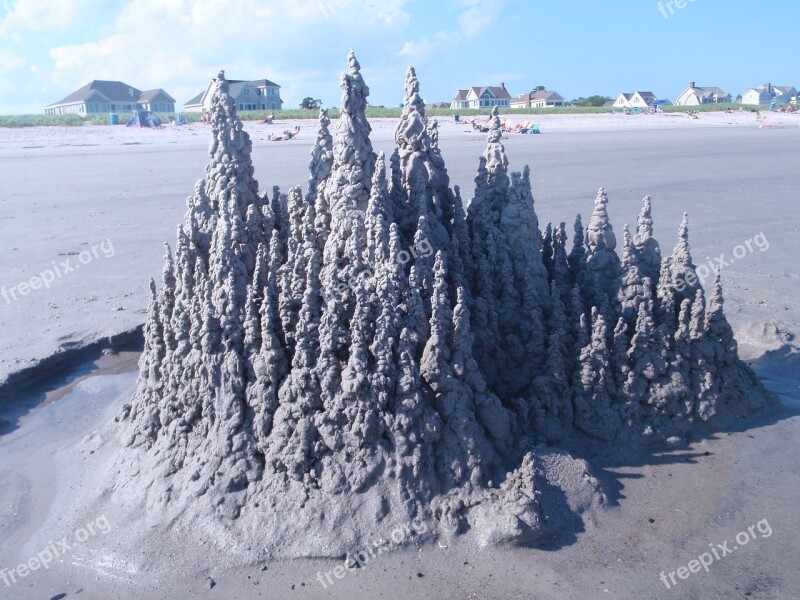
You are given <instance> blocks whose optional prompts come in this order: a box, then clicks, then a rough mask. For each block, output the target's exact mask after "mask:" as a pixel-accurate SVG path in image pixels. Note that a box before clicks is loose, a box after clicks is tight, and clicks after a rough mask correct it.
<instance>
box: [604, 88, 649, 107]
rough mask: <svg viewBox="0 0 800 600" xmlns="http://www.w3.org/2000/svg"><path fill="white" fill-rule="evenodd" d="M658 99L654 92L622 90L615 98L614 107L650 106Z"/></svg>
mask: <svg viewBox="0 0 800 600" xmlns="http://www.w3.org/2000/svg"><path fill="white" fill-rule="evenodd" d="M657 100H658V98H656V96H655V94H653V92H622V93H621V94H620V95H619V96H617V99H616V100H614V104H612V106H613V107H614V108H649V107H651V106H653V104H654V103H655V102H656V101H657Z"/></svg>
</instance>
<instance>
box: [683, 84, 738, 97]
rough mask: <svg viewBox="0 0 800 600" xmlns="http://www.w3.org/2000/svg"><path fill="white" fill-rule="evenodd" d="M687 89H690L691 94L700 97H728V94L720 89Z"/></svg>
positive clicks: (697, 87)
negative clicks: (693, 93)
mask: <svg viewBox="0 0 800 600" xmlns="http://www.w3.org/2000/svg"><path fill="white" fill-rule="evenodd" d="M689 89H691V90H692V91H693V92H695V93H696V94H698V95H700V96H713V95H715V94H716V95H717V96H728V95H729V94H728V92H726V91H725V90H723V89H722V88H718V87H713V86H712V87H699V86H694V87H693V88H692V87H690V88H689Z"/></svg>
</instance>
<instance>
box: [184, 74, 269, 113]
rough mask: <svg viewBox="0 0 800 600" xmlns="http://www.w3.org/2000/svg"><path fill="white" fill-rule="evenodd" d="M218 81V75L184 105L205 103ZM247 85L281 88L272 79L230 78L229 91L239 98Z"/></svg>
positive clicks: (251, 86)
mask: <svg viewBox="0 0 800 600" xmlns="http://www.w3.org/2000/svg"><path fill="white" fill-rule="evenodd" d="M216 82H217V79H216V77H215V78H214V79H212V80H211V83H210V84H209V86H208V87H206V89H204V90H203V91H202V92H200V93H199V94H197V95H196V96H194V97H193V98H192V99H191V100H189V101H188V102H186V103H184V106H200V105H201V104H203V98H204V97H205V95H206V93H207V92H208V91H209V90H210V89H211V86H213V85H214V84H215V83H216ZM246 87H249V88H259V87H276V88H279V87H281V86H279V85H278V84H277V83H275V82H273V81H270V80H269V79H253V80H246V79H228V93H229V94H230V95H231V97H232V98H238V97H239V94H241V93H242V90H243V89H244V88H246Z"/></svg>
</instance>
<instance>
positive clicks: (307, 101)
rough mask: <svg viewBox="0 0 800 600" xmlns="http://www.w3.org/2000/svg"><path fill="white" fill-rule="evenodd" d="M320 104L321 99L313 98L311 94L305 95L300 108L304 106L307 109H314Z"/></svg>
mask: <svg viewBox="0 0 800 600" xmlns="http://www.w3.org/2000/svg"><path fill="white" fill-rule="evenodd" d="M321 106H322V100H315V99H314V98H312V97H311V96H306V97H305V98H303V101H302V102H301V103H300V108H306V109H308V110H316V109H318V108H320V107H321Z"/></svg>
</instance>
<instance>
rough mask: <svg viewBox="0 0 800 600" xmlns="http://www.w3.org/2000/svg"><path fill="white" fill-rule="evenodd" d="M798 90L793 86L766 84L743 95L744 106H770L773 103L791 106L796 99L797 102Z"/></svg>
mask: <svg viewBox="0 0 800 600" xmlns="http://www.w3.org/2000/svg"><path fill="white" fill-rule="evenodd" d="M796 97H797V90H796V89H795V88H794V86H791V85H783V86H781V85H772V84H770V83H765V84H764V85H760V86H758V87H755V88H750V89H749V90H747V91H746V92H745V93H744V94H742V104H749V105H752V106H759V105H764V106H769V105H770V104H772V103H773V102H774V103H775V104H789V103H791V102H792V99H793V98H795V102H796Z"/></svg>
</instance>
